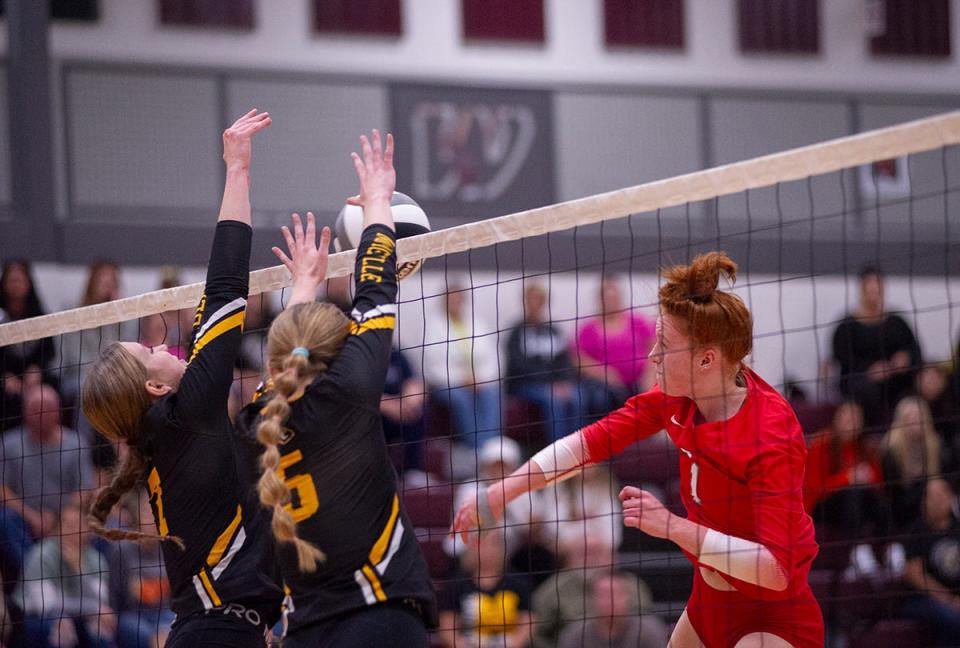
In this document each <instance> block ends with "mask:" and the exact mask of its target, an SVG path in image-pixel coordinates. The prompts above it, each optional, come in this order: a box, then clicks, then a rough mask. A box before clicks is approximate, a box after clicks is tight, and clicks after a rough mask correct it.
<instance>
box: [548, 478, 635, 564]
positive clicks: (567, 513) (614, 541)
mask: <svg viewBox="0 0 960 648" xmlns="http://www.w3.org/2000/svg"><path fill="white" fill-rule="evenodd" d="M542 492H543V493H544V494H545V497H544V499H545V502H544V503H543V504H542V505H541V506H539V507H538V508H537V510H536V511H535V514H534V515H535V521H539V522H541V523H543V524H544V530H543V531H542V533H543V534H544V535H545V536H546V537H547V538H553V542H554V543H556V545H557V547H558V548H559V550H560V553H561V556H562V557H564V565H565V566H568V567H569V566H574V565H576V566H580V565H584V564H587V565H589V566H591V567H599V566H606V567H609V566H611V565H613V564H614V562H615V560H616V552H617V548H618V547H619V546H620V541H621V540H622V539H623V524H622V520H621V512H622V510H623V508H622V506H621V504H620V497H619V494H620V483H619V481H618V480H617V478H616V476H615V475H614V474H613V473H612V472H610V470H609V469H608V468H607V466H606V465H604V464H593V465H589V466H585V467H583V468H581V469H580V470H579V472H578V474H577V475H576V476H575V477H572V478H570V479H567V480H566V481H563V482H560V483H559V484H557V485H556V486H553V487H551V488H546V489H544V490H543V491H542ZM588 544H590V545H591V549H590V550H589V551H588V547H587V545H588Z"/></svg>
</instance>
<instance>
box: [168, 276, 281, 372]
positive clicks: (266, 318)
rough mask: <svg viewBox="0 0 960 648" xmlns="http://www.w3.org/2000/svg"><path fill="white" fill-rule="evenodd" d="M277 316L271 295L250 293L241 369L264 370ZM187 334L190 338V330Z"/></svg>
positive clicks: (244, 325) (242, 345)
mask: <svg viewBox="0 0 960 648" xmlns="http://www.w3.org/2000/svg"><path fill="white" fill-rule="evenodd" d="M276 316H277V314H276V313H275V312H274V310H273V303H272V302H271V301H270V295H267V294H264V293H260V294H259V295H250V297H249V298H248V299H247V309H246V311H245V312H244V316H243V338H242V339H241V341H240V354H239V355H238V357H237V362H238V368H239V369H241V370H243V371H249V372H251V373H257V374H262V373H263V372H264V366H263V358H264V356H265V354H266V350H267V333H268V332H269V330H270V325H271V324H272V323H273V318H275V317H276ZM186 335H187V337H188V338H189V335H190V331H189V330H188V331H187V333H186Z"/></svg>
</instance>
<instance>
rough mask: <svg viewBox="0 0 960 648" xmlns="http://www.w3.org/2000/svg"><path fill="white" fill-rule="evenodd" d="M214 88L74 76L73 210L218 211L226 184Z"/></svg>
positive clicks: (134, 76) (161, 78)
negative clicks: (98, 207)
mask: <svg viewBox="0 0 960 648" xmlns="http://www.w3.org/2000/svg"><path fill="white" fill-rule="evenodd" d="M216 89H217V88H216V81H215V79H214V77H213V76H212V75H210V76H192V75H185V74H180V75H178V76H173V75H162V74H152V73H150V72H144V73H137V72H129V73H120V72H94V71H83V70H77V71H73V72H71V73H70V76H69V78H68V80H67V92H68V93H69V96H68V102H69V107H70V114H69V116H68V119H69V132H70V142H69V144H68V145H69V147H70V150H69V155H70V159H71V160H72V174H73V187H72V198H73V202H74V204H76V205H113V206H130V207H138V206H157V207H205V208H213V209H215V208H216V205H217V201H218V194H219V192H220V188H221V187H222V185H223V178H222V174H221V171H220V168H221V166H222V163H221V162H219V158H220V150H219V144H218V141H219V137H218V134H219V133H220V131H221V130H222V127H223V125H222V124H220V120H219V118H218V116H217V92H216ZM131 218H132V219H133V218H136V211H135V210H134V211H132V212H131Z"/></svg>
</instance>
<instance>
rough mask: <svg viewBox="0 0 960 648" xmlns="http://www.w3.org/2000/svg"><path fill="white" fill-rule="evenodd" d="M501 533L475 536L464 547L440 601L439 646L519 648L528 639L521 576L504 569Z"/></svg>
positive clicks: (527, 600) (530, 623)
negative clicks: (440, 642) (474, 541)
mask: <svg viewBox="0 0 960 648" xmlns="http://www.w3.org/2000/svg"><path fill="white" fill-rule="evenodd" d="M505 545H506V538H505V537H504V532H503V528H493V529H489V530H483V531H480V532H479V540H478V542H476V543H474V544H470V545H467V549H466V551H464V552H463V554H461V556H460V567H459V568H458V569H457V570H456V571H455V573H454V574H453V576H452V578H451V580H450V581H449V582H448V583H447V585H446V587H445V588H444V590H443V591H442V592H441V594H440V597H439V601H438V603H439V606H440V628H439V631H438V634H439V636H440V638H441V640H442V641H443V643H444V645H446V646H449V647H450V648H453V647H454V646H456V647H457V648H464V647H475V648H493V647H496V648H523V647H524V646H527V645H529V643H530V640H531V637H532V636H533V624H534V619H533V616H532V615H531V613H530V590H529V585H528V583H527V580H526V577H525V576H523V575H520V574H512V573H510V572H508V571H507V569H506V565H507V562H506V555H505V551H504V548H505Z"/></svg>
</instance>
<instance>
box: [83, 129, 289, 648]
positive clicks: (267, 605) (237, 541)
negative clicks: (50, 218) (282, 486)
mask: <svg viewBox="0 0 960 648" xmlns="http://www.w3.org/2000/svg"><path fill="white" fill-rule="evenodd" d="M269 124H270V117H269V116H268V115H267V113H259V114H258V113H257V111H256V110H253V111H251V112H249V113H247V114H246V115H244V116H243V117H241V118H240V119H239V120H237V122H236V123H234V124H233V125H232V126H231V127H230V128H228V129H227V130H226V131H225V132H224V136H223V144H224V152H223V159H224V162H225V163H226V183H225V186H224V193H223V203H222V206H221V210H220V217H219V221H218V222H217V227H216V232H215V234H214V239H213V248H212V250H211V253H210V261H209V265H208V267H207V281H206V285H205V288H204V294H203V297H202V298H201V299H200V303H199V306H198V307H197V311H196V317H195V318H194V327H193V335H192V341H191V345H190V351H189V359H188V360H187V361H186V362H184V361H181V360H179V359H178V358H177V357H176V356H174V355H172V354H170V353H169V352H168V351H167V349H166V347H165V346H162V345H161V346H157V347H146V346H143V345H140V344H136V343H132V342H119V343H114V344H111V345H110V346H109V347H106V348H105V349H104V350H103V352H102V353H101V355H100V358H99V359H98V360H97V362H96V363H95V364H94V366H93V368H92V369H91V371H90V375H89V377H88V378H87V380H86V382H85V384H84V388H83V409H84V412H85V414H86V416H87V418H88V419H89V420H90V421H91V422H92V423H93V425H94V426H95V427H96V429H98V430H99V431H100V432H102V433H103V434H105V435H106V436H107V437H108V438H110V439H111V440H113V441H122V442H124V443H125V444H126V446H127V448H128V452H125V453H123V454H125V459H124V462H123V464H122V465H121V466H120V467H119V468H118V470H117V472H116V474H115V476H114V478H113V481H112V483H111V484H110V485H109V486H108V487H107V488H105V489H104V490H103V491H101V492H100V493H99V494H98V497H97V500H96V502H95V503H94V505H93V507H92V509H91V513H90V523H91V527H92V528H93V529H94V530H95V531H96V532H98V533H100V534H101V535H104V536H106V537H108V538H111V539H131V540H139V539H142V538H143V537H144V536H143V534H140V533H136V532H133V531H123V530H119V529H110V528H106V526H105V520H106V517H107V515H108V514H109V512H110V510H111V509H112V508H113V506H114V505H115V504H116V503H117V501H118V500H119V498H120V497H121V496H122V494H123V493H124V492H126V491H128V490H130V489H131V488H132V487H134V486H135V485H136V484H137V483H139V482H141V481H142V482H145V485H146V486H147V488H148V489H149V491H150V502H151V505H152V507H153V513H154V519H155V522H156V526H157V531H158V533H159V535H160V536H161V538H162V539H164V540H166V542H164V543H163V555H164V562H165V566H166V570H167V576H168V579H169V581H170V587H171V590H172V591H171V596H172V608H173V611H174V612H175V613H176V615H177V619H176V621H175V622H174V624H173V629H172V632H171V634H170V637H169V639H168V642H167V644H166V645H167V647H168V648H183V647H186V646H205V647H206V646H263V645H264V644H265V639H264V635H265V631H266V630H267V628H268V627H269V626H271V625H272V624H273V623H275V622H276V621H277V619H278V618H279V616H280V603H281V600H282V598H283V592H282V589H281V585H280V584H279V583H280V581H279V575H278V571H277V568H276V567H275V564H276V563H275V560H274V556H273V553H272V551H273V549H272V547H273V542H272V540H273V538H272V535H271V533H270V527H269V516H268V515H266V514H265V512H264V511H263V509H262V507H260V506H259V502H258V501H257V494H256V488H255V485H256V481H257V477H258V475H257V472H256V452H257V451H256V449H255V447H253V446H251V445H250V444H245V443H243V442H241V441H240V437H237V436H236V435H235V430H234V428H233V426H232V425H231V422H230V420H229V418H228V417H227V397H228V394H229V390H230V385H231V383H232V381H233V367H234V362H235V360H236V356H237V352H238V350H239V347H240V337H241V333H242V330H243V317H244V308H245V306H246V298H247V292H248V281H249V279H248V273H249V265H250V243H251V227H250V199H249V165H250V152H251V138H252V137H253V136H254V135H255V134H256V133H258V132H259V131H261V130H263V129H264V128H266V127H267V126H269Z"/></svg>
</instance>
